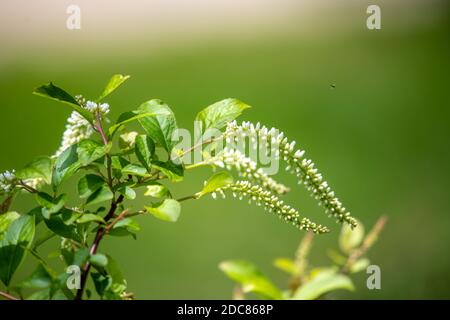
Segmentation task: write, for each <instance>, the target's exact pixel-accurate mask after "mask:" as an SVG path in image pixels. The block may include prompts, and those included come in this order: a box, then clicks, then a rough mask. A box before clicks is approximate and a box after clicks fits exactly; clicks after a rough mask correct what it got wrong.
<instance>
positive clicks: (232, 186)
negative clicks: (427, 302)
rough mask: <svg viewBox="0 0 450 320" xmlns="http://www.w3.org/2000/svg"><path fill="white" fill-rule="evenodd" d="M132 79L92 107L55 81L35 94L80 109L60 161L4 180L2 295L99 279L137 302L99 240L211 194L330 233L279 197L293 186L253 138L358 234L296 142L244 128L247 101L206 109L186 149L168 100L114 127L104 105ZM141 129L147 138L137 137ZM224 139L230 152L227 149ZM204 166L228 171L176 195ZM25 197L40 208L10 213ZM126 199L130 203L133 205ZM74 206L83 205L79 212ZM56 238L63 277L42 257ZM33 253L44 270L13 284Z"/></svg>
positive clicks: (59, 293) (102, 292)
mask: <svg viewBox="0 0 450 320" xmlns="http://www.w3.org/2000/svg"><path fill="white" fill-rule="evenodd" d="M128 78H129V76H123V75H114V76H113V77H112V78H111V80H110V81H109V82H108V83H107V85H106V87H105V89H104V90H103V92H102V93H101V94H100V95H99V97H98V98H97V99H96V100H93V101H91V100H87V99H85V98H84V97H83V96H72V95H71V94H69V93H68V92H66V91H65V90H63V89H61V88H59V87H57V86H55V85H54V84H52V83H49V84H46V85H43V86H41V87H39V88H37V89H36V90H35V91H34V93H35V94H36V95H39V96H43V97H45V98H50V99H52V100H56V101H58V102H60V103H63V104H65V105H67V106H69V107H71V108H72V113H71V114H70V116H69V118H68V119H67V124H66V130H65V131H64V134H63V137H62V141H61V145H60V147H59V148H58V149H57V151H56V152H55V154H53V155H51V156H41V157H38V158H36V159H35V160H33V161H32V162H30V163H29V164H28V165H27V166H26V167H25V168H23V169H21V170H18V171H15V170H10V171H6V172H4V173H1V174H0V196H2V197H3V200H2V202H1V205H0V280H1V281H2V283H3V284H4V285H5V287H6V291H7V292H0V293H1V295H2V296H3V297H5V298H9V299H13V298H14V297H15V296H13V295H11V294H10V293H9V292H14V293H16V294H17V295H18V296H19V297H20V298H23V293H24V292H28V289H34V290H35V291H34V293H32V294H31V295H30V296H27V298H29V299H82V298H84V297H85V296H87V297H88V298H89V297H91V296H92V293H91V292H89V291H87V292H86V283H87V281H88V279H89V277H90V278H91V279H92V281H93V283H94V286H95V289H96V292H97V294H98V295H99V297H101V298H104V299H130V298H132V297H133V295H132V294H131V293H129V292H127V282H126V280H125V278H124V277H123V275H122V274H121V272H120V270H119V268H118V265H117V263H116V262H115V261H114V259H113V258H112V257H111V256H110V255H109V254H106V253H101V252H99V244H100V242H101V241H102V240H103V239H104V238H105V237H110V236H113V237H115V236H131V237H135V235H136V233H137V232H138V231H139V230H140V226H139V224H138V222H137V221H136V217H137V216H153V217H155V218H157V219H160V220H163V221H168V222H176V221H177V220H178V219H179V218H180V214H181V202H183V201H186V200H194V199H199V198H201V197H203V196H205V195H207V194H211V195H212V196H213V197H215V196H216V195H217V194H221V195H224V194H225V192H228V191H229V192H231V193H233V194H234V195H235V196H237V197H239V198H242V197H247V198H249V199H250V201H253V202H255V203H256V204H258V205H262V206H263V207H264V208H265V209H266V210H268V211H270V212H273V213H274V214H276V215H277V216H279V217H280V218H282V219H283V220H285V221H287V222H289V223H291V224H292V225H294V226H295V227H297V228H299V229H302V230H307V231H313V232H315V233H325V232H328V231H329V229H328V228H327V227H324V226H321V225H318V224H316V223H314V222H312V221H310V220H309V219H308V218H305V217H303V216H301V215H300V214H299V212H298V210H297V209H295V208H292V207H291V206H289V205H287V204H285V203H284V202H283V200H281V199H280V197H281V196H282V195H283V194H285V193H287V192H288V191H289V190H290V189H289V188H288V187H286V186H284V185H283V184H281V183H279V182H277V181H275V180H274V179H273V178H271V177H270V176H269V175H268V174H267V173H266V172H265V171H264V170H263V169H262V168H260V167H259V166H258V163H257V162H256V161H254V160H253V159H251V158H249V157H247V156H246V155H245V153H244V152H242V151H241V150H239V148H238V147H237V145H236V143H237V141H238V140H239V139H240V138H243V137H250V138H251V139H253V140H252V144H253V146H254V147H256V145H257V141H256V140H259V141H263V142H265V143H268V144H269V145H270V148H269V149H268V150H267V153H270V152H273V153H274V154H275V160H278V159H282V160H284V161H285V162H286V164H287V169H288V171H291V172H293V173H294V174H295V175H296V176H297V177H298V180H299V182H301V183H303V184H304V185H305V186H306V188H307V189H308V190H310V192H311V194H312V195H313V197H315V198H316V199H317V200H318V202H319V203H320V204H322V205H323V206H324V207H325V209H326V211H327V212H328V214H329V215H330V216H333V217H335V218H336V219H337V220H338V222H341V223H347V224H348V226H350V227H351V228H354V227H355V226H356V222H355V220H354V218H352V217H351V216H350V213H349V212H348V211H347V210H346V209H345V208H344V207H343V206H342V204H341V202H340V201H339V200H338V199H337V198H336V197H335V195H334V192H333V191H332V190H331V188H330V187H329V186H328V184H327V183H326V181H324V180H323V178H322V176H321V174H320V173H319V172H318V171H317V169H316V168H315V166H314V164H313V163H312V162H311V160H307V159H305V158H304V156H303V155H304V151H302V150H300V149H295V142H288V140H287V138H285V137H284V135H283V134H282V133H278V132H277V131H276V130H275V129H274V128H272V129H268V128H266V127H264V126H261V125H260V124H257V125H253V124H251V123H248V122H244V123H243V124H242V125H238V124H237V123H236V122H235V118H237V117H238V116H239V115H240V114H241V113H242V112H243V111H244V110H246V109H248V108H249V106H248V105H246V104H245V103H243V102H241V101H239V100H236V99H225V100H222V101H219V102H217V103H214V104H213V105H211V106H209V107H207V108H205V109H203V110H202V111H200V112H199V113H198V114H197V116H196V118H195V121H196V126H195V133H196V134H197V136H196V137H197V138H196V141H195V144H194V146H192V147H189V148H180V146H179V145H180V141H179V139H178V138H177V132H178V129H179V128H178V126H177V121H176V118H175V114H174V113H173V111H172V110H171V109H170V107H169V106H168V105H167V104H166V103H164V102H163V101H161V100H157V99H153V100H149V101H146V102H144V103H142V104H141V105H140V106H138V107H137V108H136V109H135V110H132V111H127V112H124V113H122V114H121V115H120V116H119V117H118V119H117V121H116V122H115V123H113V124H112V123H111V122H110V121H109V119H108V114H109V112H110V108H109V104H108V103H106V102H104V99H105V98H107V97H108V96H109V95H110V94H111V93H112V92H113V91H115V90H116V89H117V88H118V87H119V86H120V85H122V84H123V83H124V82H125V81H126V80H127V79H128ZM136 123H137V124H138V126H139V128H140V129H139V131H133V130H130V126H131V125H133V124H136ZM198 136H199V137H198ZM219 142H223V143H229V144H230V146H226V147H225V148H223V149H221V148H219V146H220V144H219ZM206 146H208V148H209V149H208V150H201V156H202V160H201V161H197V162H195V163H192V164H189V163H185V161H184V160H183V159H185V157H186V156H188V155H189V154H190V153H192V152H195V151H197V150H199V149H203V148H204V147H206ZM201 166H210V167H212V168H214V169H216V168H223V170H219V171H217V172H216V173H215V174H214V175H213V176H212V177H210V178H209V179H208V180H207V181H206V182H205V184H204V187H203V189H201V190H200V191H197V192H193V193H192V194H191V195H188V196H185V197H180V198H177V197H174V195H173V194H172V191H171V190H170V184H171V183H179V182H181V181H182V180H183V178H184V175H185V173H186V172H187V171H189V170H193V169H195V168H197V167H201ZM232 172H237V174H238V175H239V176H240V177H241V180H240V181H237V182H235V181H234V178H233V176H232V174H231V173H232ZM75 178H77V179H78V180H77V181H74V179H75ZM68 181H71V182H70V183H71V186H73V185H75V186H76V191H77V193H78V196H77V197H76V198H75V199H69V197H68V195H67V194H66V193H65V192H64V190H65V188H64V186H65V183H66V182H68ZM142 189H144V190H143V191H142ZM21 193H29V194H32V195H33V196H34V198H35V201H36V207H35V208H32V209H31V210H30V211H29V212H23V213H18V212H15V211H13V210H11V209H10V208H11V206H12V203H13V200H14V199H15V198H16V196H18V195H20V194H21ZM138 196H143V197H145V199H146V205H144V206H143V207H142V208H138V209H133V207H132V205H131V204H128V203H132V202H130V201H131V200H134V199H136V198H137V197H138ZM126 199H127V200H130V201H128V202H127V205H125V202H124V201H125V200H126ZM69 203H76V207H74V206H72V205H69ZM38 225H42V226H44V228H45V229H46V233H45V234H44V235H43V236H42V237H40V238H37V239H36V238H35V233H36V227H37V226H38ZM53 237H59V238H60V240H61V241H60V247H59V250H58V254H57V256H58V257H60V258H61V259H62V260H63V261H64V263H65V264H66V267H67V269H66V270H65V271H64V272H57V271H55V270H53V269H51V268H50V266H49V265H48V263H47V262H46V261H45V259H43V258H42V257H41V256H40V255H39V247H40V246H41V245H42V244H43V243H45V242H46V241H47V240H49V239H51V238H53ZM27 254H31V255H32V256H33V257H34V258H36V260H37V262H38V265H37V268H36V270H35V272H34V273H33V274H32V275H30V277H28V278H26V279H24V280H22V281H21V282H18V283H17V284H14V285H12V284H11V280H12V277H13V275H14V273H15V271H16V270H17V268H18V267H19V266H20V264H21V263H22V261H23V260H24V257H25V256H26V255H27ZM66 271H67V272H66ZM263 285H265V286H267V290H269V291H273V294H271V295H270V296H271V297H273V298H280V297H281V295H279V294H278V293H277V292H278V291H276V290H275V289H274V288H273V287H272V286H271V285H269V284H267V283H265V284H263ZM25 289H27V290H25Z"/></svg>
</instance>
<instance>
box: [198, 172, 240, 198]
mask: <svg viewBox="0 0 450 320" xmlns="http://www.w3.org/2000/svg"><path fill="white" fill-rule="evenodd" d="M233 182H234V179H233V176H232V175H231V174H229V173H228V172H226V171H221V172H217V173H215V174H214V175H212V176H211V177H210V178H209V179H208V181H206V183H205V186H204V187H203V190H202V191H200V192H199V193H198V196H199V197H201V196H204V195H205V194H208V193H211V192H214V191H216V190H217V189H220V188H223V187H225V186H228V185H230V184H232V183H233Z"/></svg>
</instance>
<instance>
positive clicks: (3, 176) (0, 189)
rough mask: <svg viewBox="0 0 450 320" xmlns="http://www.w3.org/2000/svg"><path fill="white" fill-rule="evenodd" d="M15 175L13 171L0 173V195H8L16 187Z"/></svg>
mask: <svg viewBox="0 0 450 320" xmlns="http://www.w3.org/2000/svg"><path fill="white" fill-rule="evenodd" d="M16 181H17V178H16V174H15V170H14V169H13V170H11V171H9V170H6V171H5V172H3V173H0V194H3V193H9V192H10V191H11V190H12V189H13V188H14V187H15V185H16Z"/></svg>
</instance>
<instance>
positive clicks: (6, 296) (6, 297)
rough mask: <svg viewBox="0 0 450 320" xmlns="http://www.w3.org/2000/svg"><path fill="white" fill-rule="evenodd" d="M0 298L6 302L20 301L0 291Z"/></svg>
mask: <svg viewBox="0 0 450 320" xmlns="http://www.w3.org/2000/svg"><path fill="white" fill-rule="evenodd" d="M0 297H3V298H5V299H6V300H20V299H19V298H16V297H14V296H12V295H10V294H9V293H6V292H3V291H0Z"/></svg>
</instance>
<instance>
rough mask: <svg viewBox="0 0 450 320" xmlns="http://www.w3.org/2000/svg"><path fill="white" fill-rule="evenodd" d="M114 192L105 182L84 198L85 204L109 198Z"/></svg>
mask: <svg viewBox="0 0 450 320" xmlns="http://www.w3.org/2000/svg"><path fill="white" fill-rule="evenodd" d="M113 197H114V194H113V193H112V191H111V190H110V189H109V187H108V186H107V185H106V184H105V185H103V186H101V187H100V188H98V189H97V190H96V191H95V192H94V193H92V194H91V195H90V196H89V197H88V198H87V200H86V205H93V204H97V203H100V202H104V201H108V200H111V199H112V198H113Z"/></svg>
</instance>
